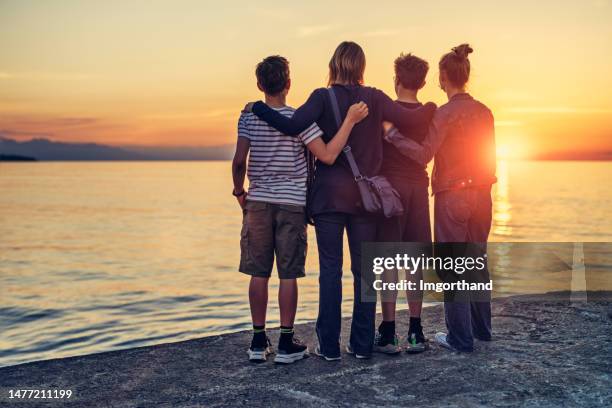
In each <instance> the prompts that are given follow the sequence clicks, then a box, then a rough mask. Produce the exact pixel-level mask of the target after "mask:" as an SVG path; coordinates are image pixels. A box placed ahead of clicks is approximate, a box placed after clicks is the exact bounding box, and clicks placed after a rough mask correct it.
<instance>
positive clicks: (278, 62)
mask: <svg viewBox="0 0 612 408" xmlns="http://www.w3.org/2000/svg"><path fill="white" fill-rule="evenodd" d="M255 74H256V76H257V87H258V88H259V89H260V90H261V91H262V92H264V94H265V102H266V104H267V105H268V106H270V107H271V108H273V109H276V110H277V111H279V112H280V113H281V114H283V115H286V116H287V117H291V116H293V112H294V109H293V108H290V107H288V106H287V105H286V104H285V100H286V97H287V93H288V91H289V88H290V86H291V80H290V78H289V62H288V61H287V60H286V59H285V58H283V57H280V56H271V57H268V58H266V59H264V60H263V61H262V62H260V63H259V64H258V65H257V68H256V71H255ZM367 114H368V110H367V106H366V105H365V104H364V103H363V102H360V103H357V104H355V105H353V106H351V108H350V109H349V111H348V113H347V116H346V119H345V120H344V123H343V124H342V126H341V128H340V129H339V130H338V133H337V134H336V135H335V137H334V138H333V139H332V140H331V141H330V142H329V143H328V144H325V142H323V140H322V139H321V135H322V134H323V132H322V131H321V130H320V129H319V127H318V126H317V125H316V124H313V125H312V126H311V127H309V128H308V129H306V130H305V131H304V132H302V133H301V134H300V135H298V136H288V135H284V134H282V133H280V132H279V131H277V130H276V129H274V128H272V127H270V126H269V125H268V124H266V123H265V122H263V121H261V120H260V119H259V118H257V117H256V116H255V115H254V114H252V113H250V112H246V110H245V111H243V112H242V114H241V115H240V119H239V121H238V141H237V145H236V153H235V155H234V160H233V163H232V176H233V180H234V190H233V192H232V194H233V195H234V196H235V197H236V199H237V200H238V203H239V204H240V207H241V208H242V210H243V223H242V232H241V239H240V252H241V254H240V268H239V269H240V271H241V272H243V273H245V274H247V275H250V276H251V280H250V284H249V303H250V306H251V317H252V319H253V339H252V341H251V346H250V347H249V350H248V354H249V360H251V361H254V362H263V361H266V357H267V356H268V354H269V353H271V347H270V341H269V339H268V337H267V336H266V332H265V324H266V309H267V304H268V280H269V278H270V276H271V273H272V267H273V263H274V256H275V255H276V267H277V271H278V275H279V278H280V285H279V296H278V301H279V308H280V320H281V333H280V339H279V344H278V352H277V354H276V357H275V359H274V361H275V362H276V363H284V364H289V363H293V362H295V361H297V360H300V359H302V358H304V355H305V354H307V353H308V348H307V347H306V346H305V345H304V344H302V343H301V342H300V341H299V340H298V339H296V338H295V337H294V336H293V322H294V320H295V313H296V309H297V281H296V279H297V278H300V277H303V276H304V263H305V260H306V247H307V241H306V223H305V208H304V207H305V205H306V180H307V177H308V166H307V163H306V158H305V155H304V147H305V146H306V147H307V148H308V149H309V150H310V151H311V152H312V153H313V154H314V155H315V156H316V157H317V159H318V160H320V161H322V162H324V163H327V164H332V163H333V162H334V161H335V160H336V157H338V154H340V152H341V151H342V148H343V147H344V145H345V144H346V141H347V140H348V136H349V135H350V133H351V130H352V128H353V126H354V125H355V124H356V123H358V122H359V121H361V120H362V119H363V118H365V117H366V116H367ZM249 151H250V154H249ZM247 157H248V165H247ZM245 174H246V175H247V176H248V178H249V190H248V193H247V192H246V191H245V189H244V178H245Z"/></svg>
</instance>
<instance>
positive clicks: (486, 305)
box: [385, 44, 497, 351]
mask: <svg viewBox="0 0 612 408" xmlns="http://www.w3.org/2000/svg"><path fill="white" fill-rule="evenodd" d="M472 51H473V50H472V48H471V47H470V46H469V45H467V44H462V45H460V46H458V47H455V48H453V49H452V51H451V52H449V53H447V54H445V55H444V56H442V58H441V59H440V63H439V68H440V87H441V88H442V90H444V91H445V92H446V94H447V96H448V102H447V103H446V104H444V105H442V106H440V107H439V108H438V110H437V111H436V113H435V115H434V118H433V120H432V123H431V125H430V128H429V131H428V134H427V136H426V138H425V140H424V141H423V142H422V143H420V144H419V143H417V142H415V141H414V140H411V139H409V138H407V137H404V136H403V135H401V133H399V131H398V130H397V129H395V128H391V129H389V130H388V131H387V134H386V136H385V137H386V139H387V141H389V142H391V143H393V145H395V146H396V147H397V149H398V150H399V151H400V152H401V153H402V154H404V155H405V156H407V157H408V158H410V159H412V160H414V161H416V162H417V163H421V164H423V165H425V164H427V163H428V162H429V161H431V160H432V158H433V159H434V169H433V175H432V180H431V186H432V193H433V194H434V196H435V206H434V207H435V208H434V240H435V242H436V247H435V248H436V249H437V250H438V251H437V252H438V253H437V255H438V256H440V255H448V254H450V255H452V256H455V257H456V256H474V257H476V256H484V255H485V254H486V242H487V238H488V235H489V231H490V229H491V219H492V201H491V186H492V185H493V184H494V183H495V182H496V181H497V179H496V177H495V127H494V119H493V114H492V113H491V111H490V110H489V109H488V108H487V107H486V106H485V105H484V104H483V103H481V102H479V101H477V100H475V99H474V98H473V97H472V96H471V95H469V94H468V93H467V92H466V90H465V88H466V84H467V82H468V79H469V75H470V61H469V59H468V54H469V53H471V52H472ZM466 243H467V245H466ZM438 274H439V275H440V277H441V278H442V279H443V280H445V281H449V280H451V279H453V280H466V281H469V282H488V281H489V273H488V270H487V268H484V270H479V271H477V270H471V271H468V272H466V273H465V274H463V275H459V274H457V273H455V272H454V271H438ZM490 298H491V294H490V292H488V291H487V292H484V293H483V292H476V291H473V292H470V291H446V292H445V294H444V312H445V318H446V326H447V329H448V333H437V334H436V336H435V340H436V342H437V343H438V344H440V345H441V346H444V347H446V348H450V349H453V350H457V351H472V350H473V343H474V338H476V339H479V340H482V341H490V340H491V304H490Z"/></svg>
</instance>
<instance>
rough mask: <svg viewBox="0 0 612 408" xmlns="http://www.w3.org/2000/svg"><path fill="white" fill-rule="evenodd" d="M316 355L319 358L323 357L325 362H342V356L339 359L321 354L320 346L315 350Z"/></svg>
mask: <svg viewBox="0 0 612 408" xmlns="http://www.w3.org/2000/svg"><path fill="white" fill-rule="evenodd" d="M314 354H315V356H317V357H321V358H322V359H324V360H325V361H340V360H342V357H340V356H338V357H329V356H326V355H324V354H323V353H321V348H320V346H317V348H315V350H314Z"/></svg>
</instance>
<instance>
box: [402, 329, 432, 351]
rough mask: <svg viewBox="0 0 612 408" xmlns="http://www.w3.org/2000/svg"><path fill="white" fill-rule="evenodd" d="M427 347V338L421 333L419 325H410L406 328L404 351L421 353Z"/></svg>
mask: <svg viewBox="0 0 612 408" xmlns="http://www.w3.org/2000/svg"><path fill="white" fill-rule="evenodd" d="M428 348H429V345H428V342H427V339H426V338H425V335H424V334H423V328H422V327H421V325H418V326H414V327H411V328H410V329H409V330H408V337H407V342H406V353H410V354H415V353H422V352H424V351H425V350H427V349H428Z"/></svg>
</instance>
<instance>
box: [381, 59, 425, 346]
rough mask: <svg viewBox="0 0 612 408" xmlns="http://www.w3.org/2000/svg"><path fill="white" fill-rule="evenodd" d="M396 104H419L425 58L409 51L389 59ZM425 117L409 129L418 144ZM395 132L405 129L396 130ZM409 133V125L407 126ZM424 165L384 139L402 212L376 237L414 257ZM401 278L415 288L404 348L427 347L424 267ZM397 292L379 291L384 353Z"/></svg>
mask: <svg viewBox="0 0 612 408" xmlns="http://www.w3.org/2000/svg"><path fill="white" fill-rule="evenodd" d="M394 69H395V78H394V82H395V93H396V94H397V100H396V102H397V103H398V104H400V105H401V106H403V107H405V108H408V109H417V108H419V107H421V106H423V104H421V102H419V100H418V98H417V94H418V92H419V90H420V89H421V88H423V87H424V86H425V78H426V76H427V71H428V70H429V64H428V63H427V61H425V60H424V59H421V58H419V57H417V56H416V55H412V54H401V55H400V56H399V57H398V58H397V59H396V60H395V63H394ZM428 127H429V121H423V122H422V123H420V125H419V126H416V127H414V128H413V129H412V133H411V134H412V139H413V140H415V141H416V142H419V143H420V142H422V141H423V140H424V139H425V136H426V135H427V129H428ZM399 130H400V132H405V131H406V130H403V129H399ZM408 131H410V129H408ZM425 167H426V165H425V164H423V163H418V162H416V161H414V160H412V159H410V158H407V157H406V156H404V155H403V154H402V153H401V152H400V151H399V150H398V149H397V148H396V147H395V146H394V145H393V144H391V143H389V142H385V143H383V165H382V174H383V175H384V176H385V177H386V178H387V179H388V180H389V182H391V184H392V185H393V187H394V188H395V189H396V190H397V192H398V193H399V194H400V199H401V201H402V205H403V207H404V213H403V214H402V215H400V216H397V217H393V218H387V219H383V220H382V221H381V223H380V224H379V226H378V238H377V240H378V241H381V242H410V243H411V249H414V250H415V253H414V254H411V255H412V256H415V257H419V256H421V255H422V254H429V253H430V252H431V226H430V222H429V197H428V187H429V178H428V177H427V170H426V168H425ZM384 278H386V279H388V280H390V281H397V271H392V272H391V271H390V273H389V274H388V275H386V276H384ZM406 279H407V280H410V281H413V282H415V284H416V286H415V287H416V289H414V290H407V291H406V297H407V299H408V307H409V313H410V325H409V329H408V335H407V341H406V352H408V353H420V352H422V351H425V350H426V348H427V341H426V339H425V336H424V335H423V327H422V326H421V309H422V307H423V292H422V291H421V290H420V289H419V287H420V286H419V281H420V280H421V279H423V271H422V270H421V269H418V270H416V271H414V273H412V274H410V273H407V274H406ZM396 298H397V292H396V291H395V290H393V291H383V293H381V303H382V313H383V321H382V322H381V324H380V326H379V327H378V333H377V335H376V342H375V344H374V350H375V351H377V352H380V353H385V354H396V353H398V352H400V351H401V348H400V347H399V344H398V343H399V342H398V339H397V336H396V335H395V308H396Z"/></svg>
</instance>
